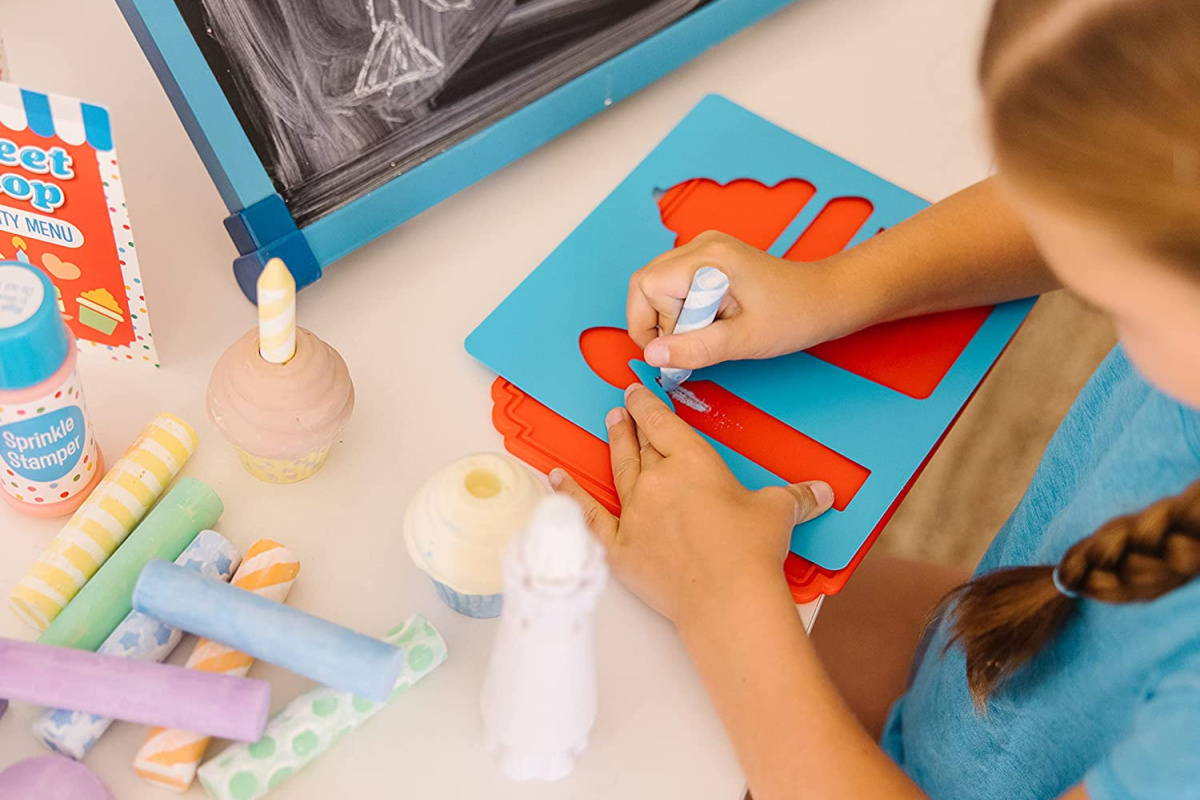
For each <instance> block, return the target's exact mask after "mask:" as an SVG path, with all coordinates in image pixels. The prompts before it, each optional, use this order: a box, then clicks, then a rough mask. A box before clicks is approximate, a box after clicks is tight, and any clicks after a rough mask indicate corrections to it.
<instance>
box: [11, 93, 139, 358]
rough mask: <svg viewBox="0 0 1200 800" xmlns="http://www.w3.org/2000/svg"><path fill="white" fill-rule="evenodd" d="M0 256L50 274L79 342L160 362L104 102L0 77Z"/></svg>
mask: <svg viewBox="0 0 1200 800" xmlns="http://www.w3.org/2000/svg"><path fill="white" fill-rule="evenodd" d="M0 260H16V261H22V262H24V263H26V264H32V265H33V266H35V267H38V268H39V269H41V270H42V271H44V272H45V273H46V274H47V275H48V276H49V277H50V280H51V281H53V283H54V286H55V290H56V292H57V294H58V308H59V311H61V312H62V315H63V317H64V318H65V319H66V321H67V324H68V325H69V326H70V328H71V330H72V331H73V332H74V333H75V336H76V338H77V339H78V340H79V343H80V349H81V350H83V351H84V352H87V351H89V350H91V351H96V352H99V353H102V354H105V355H108V356H110V357H111V358H113V359H114V360H116V361H125V362H134V363H139V364H152V365H154V366H156V367H157V366H158V356H157V354H156V352H155V349H154V340H153V338H152V336H151V333H150V321H149V318H148V316H147V313H146V296H145V291H144V289H143V287H142V279H141V275H140V274H139V272H138V263H137V251H136V249H135V248H134V244H133V233H132V229H131V227H130V224H129V213H128V211H127V209H126V207H125V191H124V186H123V184H122V183H121V173H120V171H119V170H118V169H117V153H116V150H115V149H114V148H113V137H112V127H111V125H110V123H109V115H108V111H107V110H106V109H104V108H101V107H100V106H96V105H92V104H90V103H83V102H80V101H79V100H74V99H71V98H68V97H59V96H56V95H46V94H41V93H39V92H34V91H30V90H28V89H22V88H20V87H18V86H15V85H13V84H7V83H0Z"/></svg>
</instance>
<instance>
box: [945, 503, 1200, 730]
mask: <svg viewBox="0 0 1200 800" xmlns="http://www.w3.org/2000/svg"><path fill="white" fill-rule="evenodd" d="M1056 572H1057V574H1056ZM1197 575H1200V481H1197V482H1196V483H1193V484H1192V485H1191V486H1190V487H1188V488H1187V489H1186V490H1185V491H1184V492H1183V493H1182V494H1179V495H1177V496H1175V497H1169V498H1167V499H1165V500H1160V501H1159V502H1157V503H1155V504H1154V505H1152V506H1150V507H1149V508H1147V509H1145V510H1144V511H1142V512H1140V513H1137V514H1130V515H1127V516H1123V517H1117V518H1116V519H1114V520H1111V521H1109V522H1107V523H1105V524H1104V525H1103V526H1102V527H1101V528H1100V529H1099V530H1097V531H1096V532H1095V533H1093V534H1092V535H1091V536H1089V537H1087V538H1086V539H1083V540H1081V541H1079V542H1077V543H1075V545H1074V546H1072V547H1071V549H1070V550H1068V551H1067V553H1066V555H1064V556H1063V558H1062V561H1060V562H1059V563H1058V566H1057V567H1053V566H1038V567H1010V568H1006V569H999V570H996V571H994V572H989V573H987V574H986V575H982V576H980V577H978V578H976V579H975V580H973V581H971V582H970V583H967V584H965V585H963V586H961V587H959V588H958V589H955V590H954V591H953V592H951V593H950V595H949V596H948V597H947V599H946V602H947V603H948V604H951V605H952V606H953V609H954V610H953V622H952V631H953V635H952V637H951V639H950V642H949V644H947V645H946V649H947V650H949V649H950V647H951V646H953V645H954V644H956V643H961V644H962V647H963V650H964V651H965V652H966V657H967V683H968V685H969V686H970V688H971V694H972V696H973V697H974V698H975V702H976V703H977V704H978V705H979V706H980V707H984V706H986V704H987V698H988V696H989V695H990V694H991V693H992V692H993V691H994V690H995V688H996V687H997V686H998V685H999V684H1000V683H1001V682H1003V681H1004V680H1005V679H1007V678H1008V677H1009V676H1010V675H1012V674H1013V673H1014V672H1016V671H1017V669H1019V668H1020V667H1022V666H1023V665H1025V664H1026V663H1028V662H1029V661H1030V660H1031V659H1032V658H1033V657H1034V656H1035V655H1037V653H1038V652H1039V651H1040V650H1041V649H1042V648H1043V647H1044V646H1045V645H1046V643H1047V642H1049V641H1050V640H1051V639H1052V638H1053V637H1054V635H1055V634H1056V633H1057V632H1058V630H1059V629H1060V628H1061V627H1062V625H1063V623H1064V622H1066V620H1067V618H1068V617H1069V616H1070V615H1071V612H1072V610H1073V609H1074V607H1075V602H1076V598H1087V599H1089V600H1098V601H1100V602H1104V603H1138V602H1147V601H1150V600H1154V599H1155V598H1158V597H1161V596H1162V595H1164V594H1166V593H1167V592H1169V591H1171V590H1172V589H1176V588H1178V587H1180V586H1182V585H1183V584H1185V583H1187V582H1189V581H1190V580H1192V578H1194V577H1196V576H1197Z"/></svg>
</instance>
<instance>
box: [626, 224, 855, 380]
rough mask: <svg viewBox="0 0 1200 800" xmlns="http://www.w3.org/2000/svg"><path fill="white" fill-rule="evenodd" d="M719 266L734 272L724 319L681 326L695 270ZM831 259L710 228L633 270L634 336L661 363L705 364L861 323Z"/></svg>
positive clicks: (806, 341) (801, 342)
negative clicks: (802, 256) (810, 258)
mask: <svg viewBox="0 0 1200 800" xmlns="http://www.w3.org/2000/svg"><path fill="white" fill-rule="evenodd" d="M701 267H716V268H717V269H719V270H721V271H722V272H724V273H725V274H726V275H728V276H729V283H730V288H729V294H728V295H726V297H725V300H724V301H723V302H722V303H721V306H720V310H719V311H718V312H717V320H716V321H715V322H714V323H713V324H712V325H710V326H709V327H707V328H703V329H701V330H698V331H695V332H693V333H685V334H680V335H679V336H675V335H670V332H671V331H673V330H674V329H675V322H676V320H678V318H679V313H680V310H681V309H682V308H683V301H684V299H685V298H686V297H687V293H688V289H689V288H690V287H691V284H692V276H693V275H695V274H696V271H697V270H699V269H700V268H701ZM830 267H831V263H830V262H829V261H824V262H817V263H809V264H798V263H795V262H792V261H784V260H783V259H780V258H775V257H774V256H771V255H768V254H766V253H764V252H762V251H761V250H756V249H755V248H753V247H751V246H750V245H748V244H745V243H744V242H741V241H739V240H737V239H735V238H733V237H732V236H728V235H726V234H724V233H719V232H716V231H708V232H706V233H702V234H700V235H699V236H697V237H696V238H695V239H694V240H692V241H691V242H690V243H688V244H686V245H684V246H683V247H679V248H676V249H675V250H671V251H670V252H667V253H664V254H663V255H661V256H659V257H658V258H656V259H654V260H653V261H651V262H650V263H649V264H648V265H646V266H645V267H643V268H642V269H640V270H638V271H637V272H635V273H634V274H633V277H632V278H631V279H630V281H629V298H628V301H627V303H626V316H627V317H628V321H629V335H630V336H631V337H632V338H633V340H634V341H635V342H637V343H638V345H639V346H641V347H642V349H643V350H644V351H645V360H646V363H647V364H649V365H650V366H653V367H676V368H679V369H700V368H701V367H707V366H710V365H712V364H718V363H720V362H722V361H735V360H739V359H752V358H772V357H774V356H778V355H783V354H786V353H793V352H796V351H798V350H803V349H805V348H808V347H812V346H813V345H815V344H818V343H820V342H823V341H826V340H828V339H833V338H837V337H839V336H843V335H846V334H848V333H850V332H852V331H853V330H855V327H856V326H855V325H854V324H853V323H852V322H850V321H849V315H848V314H846V313H844V312H845V308H846V301H847V300H848V299H850V298H847V297H845V296H844V295H843V296H842V297H838V296H837V292H836V291H835V289H834V286H833V280H832V278H833V272H834V270H833V269H831V268H830Z"/></svg>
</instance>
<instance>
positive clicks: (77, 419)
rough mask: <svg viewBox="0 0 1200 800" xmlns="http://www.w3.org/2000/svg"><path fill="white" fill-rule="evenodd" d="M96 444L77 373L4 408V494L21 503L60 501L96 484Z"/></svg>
mask: <svg viewBox="0 0 1200 800" xmlns="http://www.w3.org/2000/svg"><path fill="white" fill-rule="evenodd" d="M96 456H97V450H96V440H95V438H94V437H93V436H92V435H91V431H90V429H89V422H88V416H87V406H86V404H85V402H84V398H83V393H82V392H81V391H80V389H79V376H78V375H77V374H76V373H74V372H72V373H71V374H70V375H69V376H67V379H66V381H65V382H64V383H63V384H59V385H58V386H54V387H52V391H48V392H46V394H45V395H44V396H42V397H35V398H32V399H31V400H30V401H29V402H26V403H17V404H13V403H9V404H8V405H5V406H3V407H0V466H3V468H4V474H5V475H6V476H7V477H8V478H9V479H8V480H5V481H0V490H3V491H5V492H7V493H8V494H10V495H12V496H13V497H14V498H16V499H17V500H18V501H19V502H21V503H28V504H30V505H34V506H39V505H46V504H53V503H61V502H64V501H66V500H69V499H70V498H72V497H74V496H76V495H78V494H79V493H80V492H81V491H83V490H84V489H85V488H86V487H87V486H89V485H90V484H91V476H92V475H93V474H94V469H95V466H96Z"/></svg>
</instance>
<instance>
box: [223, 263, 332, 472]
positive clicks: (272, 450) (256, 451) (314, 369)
mask: <svg viewBox="0 0 1200 800" xmlns="http://www.w3.org/2000/svg"><path fill="white" fill-rule="evenodd" d="M353 410H354V384H353V383H352V382H351V380H350V372H349V370H348V369H347V368H346V362H345V361H344V360H342V357H341V355H339V354H338V352H337V351H336V350H334V349H333V348H332V347H330V346H329V345H328V344H326V343H325V342H323V341H321V340H320V339H319V338H317V336H316V335H314V334H313V333H311V332H309V331H307V330H305V329H304V328H297V327H296V282H295V280H294V279H293V278H292V274H291V273H290V272H288V269H287V267H286V266H284V263H283V262H282V261H280V260H279V259H277V258H273V259H271V260H270V261H269V262H268V263H267V266H266V268H265V269H264V270H263V272H262V275H260V276H259V278H258V327H257V328H255V329H253V330H250V331H248V332H247V333H246V335H245V336H243V337H242V338H240V339H238V340H237V341H236V342H234V343H233V345H232V346H231V347H230V348H229V349H228V350H226V351H225V353H224V354H223V355H222V356H221V358H220V359H218V361H217V365H216V366H215V367H214V368H213V373H212V378H211V379H210V380H209V383H208V416H209V419H211V420H212V422H213V424H214V425H216V426H217V429H218V430H220V431H221V433H222V435H224V436H225V438H226V439H227V440H228V441H229V443H230V444H232V445H233V447H234V449H235V450H236V451H237V453H238V456H239V457H240V458H241V461H242V466H244V467H245V468H246V470H247V471H248V472H249V473H250V474H251V475H253V476H254V477H256V478H258V479H259V480H262V481H266V482H268V483H295V482H296V481H302V480H304V479H305V478H308V477H310V476H312V475H313V474H315V473H316V472H317V471H318V470H319V469H320V468H321V467H322V466H323V465H324V463H325V459H326V457H327V456H328V455H329V449H330V448H331V447H332V446H333V443H334V442H335V441H336V440H337V438H338V436H339V435H341V432H342V429H343V428H344V427H345V425H346V421H347V420H348V419H349V418H350V414H351V412H352V411H353Z"/></svg>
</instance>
